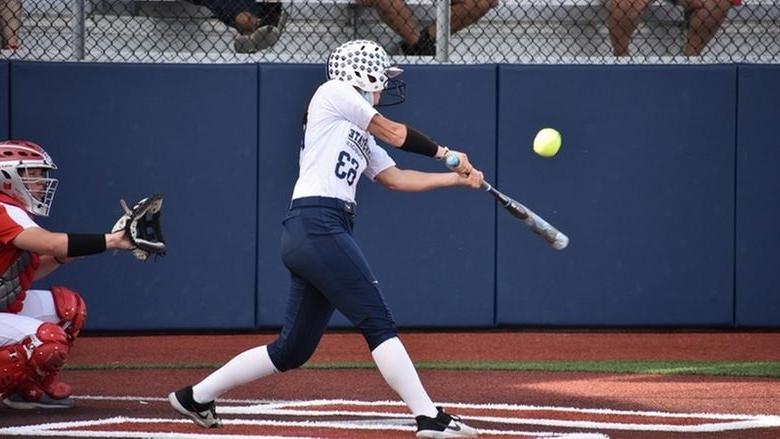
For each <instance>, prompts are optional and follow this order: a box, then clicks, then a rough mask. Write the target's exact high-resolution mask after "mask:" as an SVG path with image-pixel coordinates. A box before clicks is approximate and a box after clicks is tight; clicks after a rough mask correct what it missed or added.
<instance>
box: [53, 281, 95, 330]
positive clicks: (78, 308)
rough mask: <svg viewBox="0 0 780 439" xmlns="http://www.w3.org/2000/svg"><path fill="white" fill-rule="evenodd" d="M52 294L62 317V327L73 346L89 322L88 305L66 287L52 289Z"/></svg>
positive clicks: (55, 305) (58, 312)
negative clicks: (85, 324)
mask: <svg viewBox="0 0 780 439" xmlns="http://www.w3.org/2000/svg"><path fill="white" fill-rule="evenodd" d="M51 294H52V296H53V297H54V307H55V308H56V309H57V315H58V316H59V317H60V326H62V327H63V328H64V329H65V333H66V334H68V343H70V344H73V340H75V339H76V337H78V336H79V332H81V328H83V327H84V323H86V321H87V304H86V303H85V302H84V299H83V298H82V297H81V295H80V294H79V293H77V292H75V291H73V290H71V289H68V288H66V287H61V286H54V287H51Z"/></svg>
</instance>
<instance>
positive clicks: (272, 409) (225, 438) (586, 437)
mask: <svg viewBox="0 0 780 439" xmlns="http://www.w3.org/2000/svg"><path fill="white" fill-rule="evenodd" d="M74 398H75V399H81V400H101V401H137V402H139V403H145V402H146V401H150V402H167V399H166V398H162V397H131V396H116V397H114V396H91V395H86V396H76V397H74ZM219 403H220V406H219V408H218V411H219V413H220V414H241V415H261V416H309V417H314V416H318V417H328V416H351V417H363V418H380V419H370V420H359V421H355V420H352V421H280V420H262V419H260V420H257V419H226V420H224V423H225V424H227V425H249V426H272V427H302V428H325V429H328V428H331V429H346V430H379V431H387V430H394V431H414V429H415V427H414V424H413V421H412V419H411V415H409V414H408V413H393V412H383V411H351V410H313V409H305V410H295V409H294V408H310V407H320V406H338V405H344V406H361V407H383V406H384V407H388V406H389V407H405V405H404V404H403V403H402V402H400V401H357V400H341V399H327V400H326V399H322V400H311V401H265V400H239V399H220V400H219ZM246 404H250V405H246ZM442 405H444V406H446V407H448V408H455V409H457V408H464V409H475V410H488V411H489V410H501V411H517V412H523V411H553V412H572V413H580V414H599V415H603V414H607V415H624V416H625V415H630V416H646V417H660V418H686V419H691V418H694V419H701V420H705V419H708V420H722V421H731V422H715V423H713V422H702V423H698V424H693V423H692V424H688V425H676V424H663V423H660V424H654V423H621V422H599V421H587V420H561V419H536V418H513V417H499V416H468V420H473V421H483V422H490V423H495V424H505V425H537V426H546V427H562V428H572V429H586V430H588V429H593V430H630V431H657V432H683V433H696V432H722V431H733V430H745V429H756V428H771V427H780V416H777V415H739V414H719V413H670V412H658V411H635V410H614V409H586V408H577V407H550V406H532V405H520V404H470V403H442ZM382 418H384V419H382ZM399 420H408V425H404V423H402V422H399ZM121 423H136V424H139V423H190V421H188V420H183V419H178V418H177V419H163V418H128V417H114V418H107V419H101V420H93V421H73V422H61V423H49V424H38V425H29V426H20V427H7V428H0V434H6V435H11V436H52V437H64V436H70V437H106V438H142V437H149V436H150V435H153V436H154V437H160V438H166V439H196V438H203V437H215V438H220V439H234V438H235V439H239V438H240V439H272V438H277V437H279V436H265V435H264V436H257V435H225V434H219V433H208V434H198V433H163V432H127V431H74V430H73V429H78V428H82V427H92V426H99V425H108V424H121ZM63 429H67V431H58V430H63ZM480 431H481V432H482V433H483V434H486V435H517V436H522V435H524V436H532V437H544V438H567V439H603V438H608V436H606V435H604V434H601V433H580V432H572V433H560V432H541V431H535V432H529V431H509V430H494V429H480ZM284 437H285V438H288V439H289V438H290V436H284Z"/></svg>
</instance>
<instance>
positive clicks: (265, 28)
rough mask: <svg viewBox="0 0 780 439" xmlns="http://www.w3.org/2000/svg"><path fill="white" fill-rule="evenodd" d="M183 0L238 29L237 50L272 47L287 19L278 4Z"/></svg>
mask: <svg viewBox="0 0 780 439" xmlns="http://www.w3.org/2000/svg"><path fill="white" fill-rule="evenodd" d="M0 1H2V0H0ZM187 1H188V2H190V3H193V4H196V5H199V6H205V7H207V8H209V9H210V10H211V12H213V13H214V15H215V16H216V17H217V18H218V19H219V21H221V22H223V23H225V24H226V25H228V26H230V27H232V28H234V29H235V30H237V31H238V36H237V37H236V40H235V42H234V44H233V46H234V47H235V49H236V52H238V53H255V52H257V51H259V50H263V49H267V48H269V47H271V46H273V45H274V44H276V42H277V41H278V40H279V36H280V35H281V34H282V31H283V30H284V24H285V22H286V21H287V14H286V13H285V12H284V11H283V10H282V4H281V3H270V2H269V3H256V2H255V1H254V0H229V1H225V0H187Z"/></svg>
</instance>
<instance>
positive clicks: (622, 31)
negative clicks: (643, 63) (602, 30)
mask: <svg viewBox="0 0 780 439" xmlns="http://www.w3.org/2000/svg"><path fill="white" fill-rule="evenodd" d="M648 4H649V0H607V4H606V5H607V28H608V29H609V39H610V40H611V41H612V52H613V53H614V54H615V56H628V46H629V45H630V44H631V35H633V33H634V31H635V30H636V27H637V26H638V25H639V19H640V18H641V17H642V12H644V10H645V8H647V5H648Z"/></svg>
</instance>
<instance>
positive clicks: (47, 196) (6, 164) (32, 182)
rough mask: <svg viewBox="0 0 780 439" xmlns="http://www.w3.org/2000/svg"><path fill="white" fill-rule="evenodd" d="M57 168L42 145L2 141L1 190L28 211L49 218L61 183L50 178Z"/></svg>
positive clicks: (0, 145)
mask: <svg viewBox="0 0 780 439" xmlns="http://www.w3.org/2000/svg"><path fill="white" fill-rule="evenodd" d="M54 169H57V165H55V164H54V161H53V160H52V159H51V157H50V156H49V154H47V153H46V151H44V149H43V148H41V147H40V145H38V144H36V143H33V142H30V141H27V140H5V141H3V142H0V191H2V192H3V193H5V194H7V195H9V196H11V197H13V198H14V199H16V200H17V201H19V202H20V203H22V205H23V206H24V208H25V210H27V211H28V212H30V213H32V214H34V215H39V216H49V210H50V209H51V203H52V202H53V201H54V193H55V192H56V191H57V184H58V181H57V179H56V178H50V177H49V171H51V170H54Z"/></svg>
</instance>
